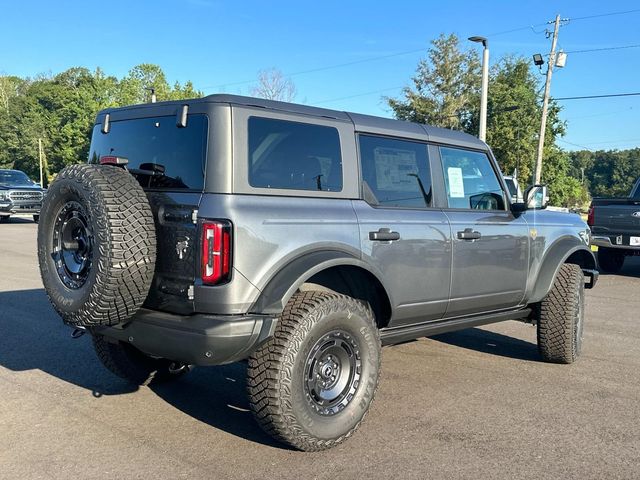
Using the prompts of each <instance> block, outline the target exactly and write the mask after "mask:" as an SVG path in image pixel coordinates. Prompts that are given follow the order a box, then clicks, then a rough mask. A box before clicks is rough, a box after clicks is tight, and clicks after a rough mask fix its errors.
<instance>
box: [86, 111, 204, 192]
mask: <svg viewBox="0 0 640 480" xmlns="http://www.w3.org/2000/svg"><path fill="white" fill-rule="evenodd" d="M207 130H208V120H207V117H206V115H189V117H188V120H187V126H186V127H184V128H178V127H177V126H176V117H175V116H170V117H153V118H140V119H135V120H120V121H115V122H111V128H110V130H109V133H106V134H104V133H102V132H101V126H100V125H96V126H95V127H94V129H93V136H92V138H91V150H90V151H89V163H100V158H101V157H104V156H118V157H125V158H127V159H128V160H129V163H128V165H127V168H128V170H129V171H130V172H131V173H132V174H133V175H134V176H135V177H136V178H137V179H138V181H139V182H140V184H141V185H142V186H143V187H145V188H152V189H165V190H183V189H188V190H200V191H201V190H203V189H204V165H205V156H206V150H207Z"/></svg>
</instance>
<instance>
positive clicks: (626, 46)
mask: <svg viewBox="0 0 640 480" xmlns="http://www.w3.org/2000/svg"><path fill="white" fill-rule="evenodd" d="M638 47H640V43H636V44H634V45H622V46H619V47H603V48H588V49H585V50H568V51H566V52H564V53H585V52H603V51H605V50H623V49H625V48H638Z"/></svg>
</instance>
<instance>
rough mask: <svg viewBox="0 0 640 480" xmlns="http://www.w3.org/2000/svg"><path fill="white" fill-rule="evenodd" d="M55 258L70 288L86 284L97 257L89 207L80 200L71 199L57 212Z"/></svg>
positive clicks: (59, 271) (63, 280)
mask: <svg viewBox="0 0 640 480" xmlns="http://www.w3.org/2000/svg"><path fill="white" fill-rule="evenodd" d="M53 260H54V262H55V265H56V270H57V272H58V276H59V277H60V280H61V281H62V283H63V284H64V285H65V286H66V287H67V288H70V289H72V290H77V289H79V288H82V286H83V285H84V284H85V283H86V281H87V278H88V277H89V272H90V271H91V263H92V261H93V232H92V231H91V227H90V225H89V222H88V221H87V215H86V213H85V210H84V208H83V207H82V205H80V204H79V203H78V202H74V201H72V202H67V203H66V204H65V205H64V206H63V207H62V208H61V209H60V211H59V212H58V215H57V216H56V220H55V224H54V226H53Z"/></svg>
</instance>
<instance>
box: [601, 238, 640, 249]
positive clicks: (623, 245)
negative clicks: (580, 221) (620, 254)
mask: <svg viewBox="0 0 640 480" xmlns="http://www.w3.org/2000/svg"><path fill="white" fill-rule="evenodd" d="M612 239H613V241H612ZM618 239H619V240H620V243H618ZM591 244H592V245H597V246H598V247H606V248H619V249H621V250H635V251H640V246H635V245H634V246H632V245H629V235H612V236H605V235H593V236H592V237H591Z"/></svg>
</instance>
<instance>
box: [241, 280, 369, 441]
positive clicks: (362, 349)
mask: <svg viewBox="0 0 640 480" xmlns="http://www.w3.org/2000/svg"><path fill="white" fill-rule="evenodd" d="M336 332H342V333H339V334H340V335H345V334H346V336H349V338H350V340H349V341H354V342H355V343H354V344H353V345H357V348H354V350H353V352H354V356H353V357H351V358H352V359H353V358H359V361H360V362H361V363H360V376H359V378H358V380H357V381H356V382H357V386H355V387H354V390H350V392H352V394H350V395H351V396H349V395H345V396H344V399H345V400H346V401H347V402H348V403H346V404H344V406H341V407H338V408H336V407H333V408H332V410H333V412H334V413H331V414H330V415H328V414H327V411H326V410H325V411H324V413H320V411H319V410H318V407H317V405H316V404H314V403H313V400H312V399H311V397H310V396H309V394H308V391H307V390H305V388H306V385H307V383H305V382H308V381H309V380H308V378H309V374H308V373H307V374H306V375H305V372H307V368H308V367H307V366H306V365H307V364H308V363H309V358H310V357H311V356H312V355H313V352H314V351H317V350H316V349H317V348H318V347H317V345H318V344H319V343H322V342H324V339H325V338H327V336H331V335H334V336H335V335H338V333H336ZM312 349H313V350H312ZM379 373H380V336H379V332H378V329H377V327H376V323H375V319H374V315H373V312H372V310H371V308H370V306H369V305H368V304H367V303H364V302H361V301H359V300H355V299H353V298H351V297H347V296H345V295H340V294H336V293H327V292H319V291H305V292H299V293H296V294H295V295H294V296H293V297H292V298H291V300H290V301H289V302H288V303H287V305H286V307H285V309H284V311H283V313H282V315H281V316H280V318H279V321H278V324H277V327H276V330H275V332H274V335H273V337H271V338H270V339H269V340H268V341H267V342H265V343H264V344H263V345H262V346H261V347H259V348H258V350H257V351H256V352H254V353H253V355H252V356H251V357H250V359H249V365H248V371H247V376H248V378H247V387H248V393H249V401H250V405H251V410H252V412H253V415H254V417H255V419H256V420H257V422H258V423H259V424H260V426H261V427H262V428H263V429H264V430H265V431H266V432H267V433H269V434H270V435H272V436H273V437H274V438H276V439H277V440H279V441H281V442H283V443H286V444H288V445H290V446H292V447H294V448H297V449H299V450H304V451H317V450H324V449H327V448H330V447H333V446H335V445H338V444H339V443H341V442H343V441H344V440H346V439H347V438H349V437H350V436H351V435H352V434H353V433H354V432H355V431H356V429H357V428H358V426H359V425H360V423H361V422H362V420H363V418H364V417H365V415H366V413H367V411H368V410H369V407H370V405H371V402H372V401H373V397H374V395H375V392H376V389H377V387H378V378H379ZM349 378H352V377H349ZM340 398H342V397H340ZM343 401H344V400H343ZM314 405H315V406H314Z"/></svg>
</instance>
